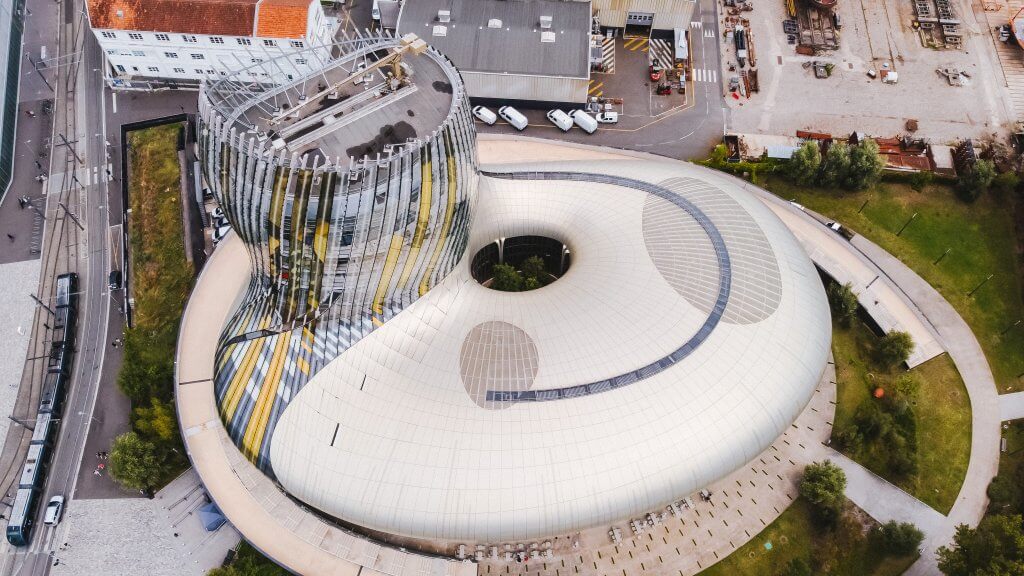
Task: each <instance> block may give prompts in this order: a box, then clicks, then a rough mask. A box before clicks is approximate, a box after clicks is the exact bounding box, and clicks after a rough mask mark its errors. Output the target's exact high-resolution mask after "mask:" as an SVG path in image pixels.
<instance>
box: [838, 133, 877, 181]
mask: <svg viewBox="0 0 1024 576" xmlns="http://www.w3.org/2000/svg"><path fill="white" fill-rule="evenodd" d="M849 156H850V163H849V166H848V167H847V170H846V175H845V176H844V177H843V187H844V188H846V189H849V190H863V189H865V188H868V187H869V186H873V185H875V184H876V183H878V179H879V178H881V176H882V169H884V168H885V159H884V158H882V156H881V154H879V153H878V143H877V142H875V141H874V140H870V139H869V140H864V141H863V142H861V143H860V144H858V145H856V146H851V147H850V152H849Z"/></svg>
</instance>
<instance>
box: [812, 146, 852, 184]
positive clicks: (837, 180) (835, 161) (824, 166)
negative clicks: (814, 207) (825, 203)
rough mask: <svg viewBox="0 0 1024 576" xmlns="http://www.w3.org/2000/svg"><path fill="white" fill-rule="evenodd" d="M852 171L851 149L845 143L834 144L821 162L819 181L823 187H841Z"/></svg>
mask: <svg viewBox="0 0 1024 576" xmlns="http://www.w3.org/2000/svg"><path fill="white" fill-rule="evenodd" d="M849 170H850V147H849V146H847V145H846V143H845V142H833V143H832V145H831V146H829V147H828V151H827V152H825V158H824V159H822V161H821V173H820V175H819V176H818V181H819V183H820V184H821V185H822V186H826V187H832V186H840V185H842V184H843V181H844V180H845V179H846V174H847V172H848V171H849Z"/></svg>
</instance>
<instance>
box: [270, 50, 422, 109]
mask: <svg viewBox="0 0 1024 576" xmlns="http://www.w3.org/2000/svg"><path fill="white" fill-rule="evenodd" d="M426 51H427V43H426V42H424V41H423V40H422V39H421V38H420V37H419V36H417V35H415V34H406V35H404V36H402V38H401V39H400V40H399V45H398V46H396V47H395V48H394V50H393V51H392V52H391V53H390V54H388V55H387V56H384V57H383V58H381V59H380V60H377V61H376V62H374V63H373V64H370V65H369V66H367V67H365V68H361V69H357V70H353V71H352V73H351V74H349V75H348V76H347V77H345V78H343V79H342V80H340V81H338V82H334V83H332V84H331V85H330V86H327V87H326V88H324V89H323V90H321V91H320V92H317V93H316V94H314V95H312V96H309V97H307V98H306V99H305V100H303V101H302V102H300V103H298V104H296V105H295V106H292V107H291V108H288V109H284V110H281V111H279V112H278V113H276V114H274V116H273V117H272V118H271V119H270V120H269V121H268V124H269V125H270V126H274V125H276V124H279V123H281V122H283V121H285V120H287V119H288V118H289V117H293V118H294V117H295V116H296V113H297V112H300V111H301V110H302V109H304V108H306V107H307V106H311V105H313V104H314V103H316V102H319V101H320V99H321V98H323V97H324V96H327V95H328V94H330V93H332V92H336V91H337V90H338V88H340V87H342V86H345V85H346V84H350V83H352V82H354V81H356V80H357V79H359V78H362V77H364V76H366V75H367V74H370V73H372V72H373V71H375V70H379V69H381V68H384V67H385V66H390V68H391V78H392V80H393V82H394V83H395V85H396V86H397V85H399V84H401V83H402V81H403V80H404V79H405V71H404V70H403V69H402V58H403V57H405V56H406V55H407V54H412V55H419V54H423V53H424V52H426Z"/></svg>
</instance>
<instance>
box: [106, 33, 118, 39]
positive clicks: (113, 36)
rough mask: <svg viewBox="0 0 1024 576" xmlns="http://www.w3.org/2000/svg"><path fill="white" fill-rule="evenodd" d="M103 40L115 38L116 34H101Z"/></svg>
mask: <svg viewBox="0 0 1024 576" xmlns="http://www.w3.org/2000/svg"><path fill="white" fill-rule="evenodd" d="M102 35H103V37H104V38H117V34H115V33H113V32H102Z"/></svg>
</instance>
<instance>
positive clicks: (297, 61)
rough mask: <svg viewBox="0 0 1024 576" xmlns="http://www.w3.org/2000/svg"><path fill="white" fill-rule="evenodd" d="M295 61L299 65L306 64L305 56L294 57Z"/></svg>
mask: <svg viewBox="0 0 1024 576" xmlns="http://www.w3.org/2000/svg"><path fill="white" fill-rule="evenodd" d="M295 63H296V64H298V65H299V66H305V65H306V59H305V58H296V59H295Z"/></svg>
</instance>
